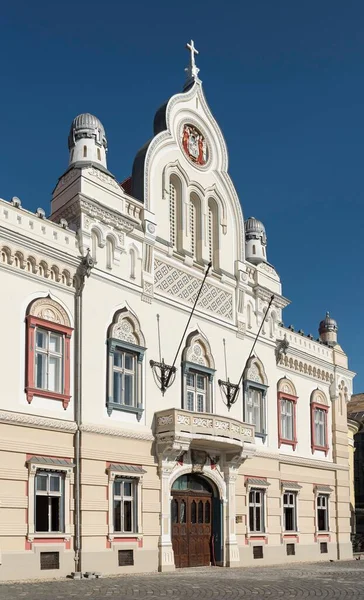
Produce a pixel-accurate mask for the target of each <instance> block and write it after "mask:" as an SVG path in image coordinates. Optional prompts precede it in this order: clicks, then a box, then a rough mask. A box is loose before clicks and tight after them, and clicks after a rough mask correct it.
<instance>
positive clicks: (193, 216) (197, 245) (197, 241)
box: [189, 192, 202, 260]
mask: <svg viewBox="0 0 364 600" xmlns="http://www.w3.org/2000/svg"><path fill="white" fill-rule="evenodd" d="M189 236H190V251H191V254H192V257H193V259H194V260H201V255H202V247H201V246H202V245H201V241H202V238H201V200H200V198H199V197H198V196H197V194H195V193H194V192H193V193H192V194H191V196H190V214H189Z"/></svg>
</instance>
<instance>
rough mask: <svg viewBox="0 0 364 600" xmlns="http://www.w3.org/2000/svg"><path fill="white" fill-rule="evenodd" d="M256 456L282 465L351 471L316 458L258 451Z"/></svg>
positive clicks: (344, 466) (343, 466) (346, 467)
mask: <svg viewBox="0 0 364 600" xmlns="http://www.w3.org/2000/svg"><path fill="white" fill-rule="evenodd" d="M255 456H256V457H257V458H270V459H273V460H277V461H278V462H280V463H282V464H289V465H299V466H302V467H312V468H315V469H327V470H328V471H349V467H348V466H346V465H339V464H337V463H333V462H329V461H324V460H320V459H314V458H302V457H299V456H291V455H289V454H280V453H276V452H264V451H262V450H259V448H258V449H257V451H256V453H255Z"/></svg>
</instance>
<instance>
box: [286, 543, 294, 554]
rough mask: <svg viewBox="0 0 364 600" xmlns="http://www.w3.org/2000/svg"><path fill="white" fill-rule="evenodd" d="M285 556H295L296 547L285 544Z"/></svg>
mask: <svg viewBox="0 0 364 600" xmlns="http://www.w3.org/2000/svg"><path fill="white" fill-rule="evenodd" d="M286 553H287V556H294V555H295V554H296V547H295V545H294V544H286Z"/></svg>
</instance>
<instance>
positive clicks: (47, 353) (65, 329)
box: [25, 297, 72, 408]
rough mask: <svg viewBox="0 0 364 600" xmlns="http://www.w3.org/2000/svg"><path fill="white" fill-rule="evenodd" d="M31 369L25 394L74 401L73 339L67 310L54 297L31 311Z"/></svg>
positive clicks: (36, 303)
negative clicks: (72, 393) (71, 354)
mask: <svg viewBox="0 0 364 600" xmlns="http://www.w3.org/2000/svg"><path fill="white" fill-rule="evenodd" d="M26 324H27V368H26V385H25V391H26V395H27V400H28V402H29V403H30V402H31V401H32V399H33V397H34V396H40V397H42V398H49V399H52V400H60V401H61V402H62V404H63V407H64V408H67V406H68V403H69V401H70V398H71V396H70V361H71V358H70V340H71V335H72V329H71V327H70V321H69V318H68V315H67V313H66V311H65V310H64V309H63V308H62V306H60V304H58V303H57V302H55V301H54V300H52V299H51V298H49V297H47V298H38V299H37V300H34V301H33V302H32V303H31V304H30V306H29V307H28V311H27V318H26Z"/></svg>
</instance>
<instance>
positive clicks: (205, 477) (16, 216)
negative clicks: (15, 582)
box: [0, 43, 354, 580]
mask: <svg viewBox="0 0 364 600" xmlns="http://www.w3.org/2000/svg"><path fill="white" fill-rule="evenodd" d="M189 47H190V49H191V62H190V66H189V67H188V69H187V81H186V84H185V87H184V90H183V92H182V93H180V94H177V95H174V96H172V98H171V99H170V100H169V101H168V102H167V103H166V104H165V105H163V106H162V107H161V108H160V109H159V110H158V111H157V113H156V115H155V119H154V134H153V138H152V139H151V140H150V141H149V142H148V143H147V144H146V145H145V146H144V147H143V148H142V149H141V150H140V151H139V152H138V154H137V156H136V157H135V160H134V164H133V170H132V175H131V177H130V178H129V179H127V180H126V181H124V182H123V183H122V184H119V183H118V181H117V180H116V179H115V177H114V175H113V174H112V173H110V172H109V171H108V169H107V160H106V156H107V154H106V152H107V138H106V134H105V130H104V128H103V126H102V124H101V123H100V121H99V120H98V119H97V118H96V117H94V116H92V115H89V114H84V115H79V116H78V117H76V119H75V120H74V121H73V123H72V126H71V131H70V134H69V140H68V144H69V150H70V162H69V166H68V169H67V170H66V172H65V173H64V174H63V175H62V176H61V177H60V179H59V181H58V184H57V185H56V188H55V190H54V192H53V199H52V206H51V214H50V217H49V218H45V212H44V211H43V210H42V209H38V210H37V212H36V213H35V214H33V213H30V212H28V211H27V210H25V209H23V207H22V206H21V202H20V200H19V199H18V198H13V199H12V200H11V201H10V202H8V201H4V200H0V280H1V288H2V290H3V294H2V300H1V304H2V315H3V318H4V320H3V326H2V338H1V344H0V357H1V360H0V364H1V372H2V376H1V384H2V388H1V392H2V393H1V399H0V431H1V435H0V457H1V463H0V579H2V580H5V579H19V578H31V577H37V578H39V577H43V576H44V577H49V576H54V575H59V576H65V575H67V574H69V573H71V572H73V571H74V572H85V571H98V572H102V573H104V574H107V573H124V572H125V573H128V572H148V571H156V570H161V571H167V570H172V569H175V568H183V567H187V566H199V565H210V564H211V565H216V566H228V567H234V566H244V565H251V564H274V563H280V562H286V561H297V560H298V561H303V560H311V561H312V560H320V559H324V560H325V559H326V560H327V559H329V558H330V559H343V558H348V557H350V556H351V544H350V498H349V462H348V443H347V422H346V403H347V402H348V400H349V399H350V395H351V390H352V379H353V376H354V373H352V372H351V371H350V370H349V369H348V361H347V357H346V355H345V353H344V352H343V350H342V349H341V347H340V346H339V345H338V343H337V326H336V323H335V321H333V320H332V319H331V318H330V317H329V315H327V317H326V318H325V319H324V320H323V321H322V322H321V324H320V338H319V340H317V341H315V340H314V339H313V338H312V336H305V335H304V334H303V332H295V331H293V329H292V328H285V327H284V326H283V325H282V311H283V309H284V307H285V306H287V304H288V300H286V298H285V297H284V296H283V295H282V288H281V282H280V279H279V276H278V274H277V272H276V270H275V268H274V267H273V266H272V265H271V264H270V263H269V262H268V257H267V238H266V233H265V229H264V226H263V225H262V223H261V222H260V221H258V220H256V219H255V218H250V219H248V220H247V221H246V222H245V225H244V219H243V213H242V208H241V205H240V202H239V199H238V196H237V193H236V191H235V188H234V186H233V183H232V181H231V179H230V177H229V174H228V154H227V149H226V145H225V141H224V138H223V135H222V133H221V130H220V129H219V126H218V124H217V123H216V121H215V119H214V117H213V115H212V114H211V112H210V109H209V107H208V105H207V102H206V99H205V96H204V93H203V90H202V85H201V81H200V80H199V78H198V69H197V67H196V64H195V60H194V54H195V49H194V46H193V43H192V44H191V45H189ZM209 263H211V267H210V269H209V271H208V274H207V277H206V280H205V281H204V284H203V287H202V289H201V285H202V282H203V279H204V276H205V273H206V271H207V270H208V265H209ZM200 290H201V294H200V296H199V299H198V302H197V305H196V307H195V310H194V312H193V315H192V318H191V320H190V322H189V323H188V319H189V317H190V315H191V311H192V308H193V306H194V303H195V301H196V298H197V295H198V293H199V291H200ZM272 296H273V298H272ZM267 309H268V310H267ZM187 323H188V327H187V330H186V331H185V328H186V325H187ZM259 330H260V335H259V337H258V340H257V343H256V345H255V348H254V351H253V353H252V354H251V356H250V353H251V349H252V346H253V342H254V340H255V338H256V336H257V333H258V331H259ZM184 331H185V334H184V335H183V333H184ZM181 339H182V343H181V347H180V350H179V352H178V353H177V349H178V347H179V344H180V341H181ZM249 356H250V358H249V360H247V359H248V357H249ZM175 358H176V360H175V363H174V364H175V367H176V371H175V372H174V370H170V369H168V366H172V365H173V361H174V359H175ZM150 361H152V365H151V364H150ZM166 365H167V367H166ZM163 377H164V379H163ZM161 379H162V384H163V383H165V384H167V385H166V386H165V387H166V390H165V392H164V394H162V392H161V389H160V388H161ZM240 379H241V385H240V386H239V387H238V388H237V384H238V382H239V380H240ZM166 380H167V381H166ZM230 382H231V383H232V384H235V385H233V386H231V385H230ZM229 394H230V395H229ZM228 398H230V400H231V399H232V400H233V401H234V402H233V404H232V406H231V407H230V408H228V406H227V404H228V403H229V402H228Z"/></svg>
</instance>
